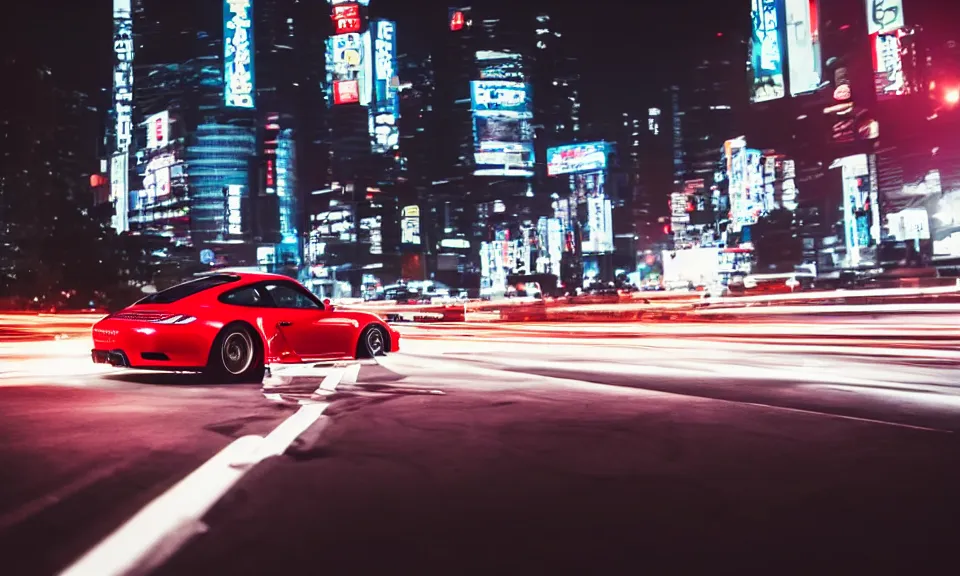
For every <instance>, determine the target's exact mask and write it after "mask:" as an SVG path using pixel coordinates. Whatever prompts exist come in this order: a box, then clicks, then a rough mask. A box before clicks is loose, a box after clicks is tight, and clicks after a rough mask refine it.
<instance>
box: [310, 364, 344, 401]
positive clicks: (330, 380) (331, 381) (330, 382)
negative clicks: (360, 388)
mask: <svg viewBox="0 0 960 576" xmlns="http://www.w3.org/2000/svg"><path fill="white" fill-rule="evenodd" d="M344 372H345V370H344V369H343V368H334V369H333V370H331V371H330V372H329V373H328V374H327V375H326V376H324V377H323V382H321V383H320V387H319V388H317V389H316V390H315V391H314V394H319V395H328V394H333V393H334V392H336V391H337V386H339V385H340V381H341V380H342V379H343V374H344Z"/></svg>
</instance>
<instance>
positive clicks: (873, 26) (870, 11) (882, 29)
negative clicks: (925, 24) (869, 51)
mask: <svg viewBox="0 0 960 576" xmlns="http://www.w3.org/2000/svg"><path fill="white" fill-rule="evenodd" d="M866 5H867V34H871V35H873V34H885V33H888V32H893V31H895V30H899V29H901V28H903V27H904V26H906V21H905V20H904V18H903V0H866Z"/></svg>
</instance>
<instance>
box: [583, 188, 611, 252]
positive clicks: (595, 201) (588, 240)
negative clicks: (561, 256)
mask: <svg viewBox="0 0 960 576" xmlns="http://www.w3.org/2000/svg"><path fill="white" fill-rule="evenodd" d="M582 234H583V236H582V250H583V253H584V254H605V253H608V252H613V204H612V203H611V202H610V200H609V199H608V198H605V197H603V196H596V197H592V198H587V220H586V222H585V223H584V225H583V227H582Z"/></svg>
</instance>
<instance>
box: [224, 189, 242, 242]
mask: <svg viewBox="0 0 960 576" xmlns="http://www.w3.org/2000/svg"><path fill="white" fill-rule="evenodd" d="M226 192H227V194H226V196H227V199H226V200H227V205H226V226H225V228H226V232H227V234H229V235H231V236H239V235H241V234H242V233H243V212H242V206H243V205H242V201H243V186H242V185H240V184H230V185H229V186H227V190H226Z"/></svg>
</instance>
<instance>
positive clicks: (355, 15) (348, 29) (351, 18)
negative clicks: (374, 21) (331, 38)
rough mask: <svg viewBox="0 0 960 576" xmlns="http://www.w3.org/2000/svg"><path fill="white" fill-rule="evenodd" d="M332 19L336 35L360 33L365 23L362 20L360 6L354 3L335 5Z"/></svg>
mask: <svg viewBox="0 0 960 576" xmlns="http://www.w3.org/2000/svg"><path fill="white" fill-rule="evenodd" d="M330 18H331V19H332V20H333V33H334V34H350V33H352V32H359V31H360V27H361V24H362V22H363V21H362V20H361V19H360V5H359V4H353V3H350V4H337V5H335V6H334V7H333V14H331V15H330Z"/></svg>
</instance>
